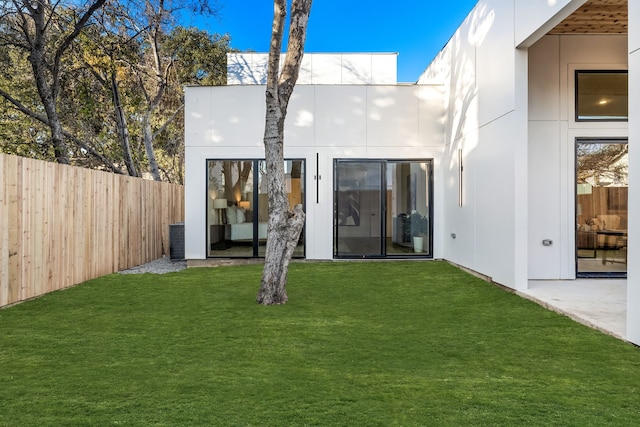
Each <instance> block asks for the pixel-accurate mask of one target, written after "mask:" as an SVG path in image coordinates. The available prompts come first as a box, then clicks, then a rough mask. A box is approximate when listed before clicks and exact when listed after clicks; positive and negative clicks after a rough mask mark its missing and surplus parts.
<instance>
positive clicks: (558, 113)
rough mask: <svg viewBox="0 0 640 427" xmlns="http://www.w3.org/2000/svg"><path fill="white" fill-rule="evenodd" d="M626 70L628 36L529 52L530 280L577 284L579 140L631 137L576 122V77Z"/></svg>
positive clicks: (560, 39)
mask: <svg viewBox="0 0 640 427" xmlns="http://www.w3.org/2000/svg"><path fill="white" fill-rule="evenodd" d="M626 64H627V37H626V36H624V35H547V36H544V37H543V38H542V39H540V40H539V41H538V42H536V43H535V44H533V45H532V46H531V47H530V48H529V73H528V74H529V90H528V91H529V118H528V129H529V131H528V133H529V146H528V158H529V162H528V168H529V187H528V194H529V215H528V216H529V224H528V233H529V239H528V241H529V243H528V245H529V247H528V251H529V257H528V259H529V265H528V270H529V278H530V279H574V278H575V140H576V138H579V137H626V136H627V132H628V131H627V124H626V123H584V122H576V121H575V120H574V118H573V117H574V108H575V107H574V99H575V98H574V92H575V90H574V87H575V86H574V72H575V70H576V69H626V68H627V65H626ZM545 239H549V240H551V241H552V242H553V243H552V245H551V246H544V245H543V244H542V241H543V240H545Z"/></svg>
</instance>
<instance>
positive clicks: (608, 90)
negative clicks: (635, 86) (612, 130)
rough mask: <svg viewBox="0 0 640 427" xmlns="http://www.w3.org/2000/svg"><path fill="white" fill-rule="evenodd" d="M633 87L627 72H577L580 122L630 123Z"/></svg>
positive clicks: (577, 100)
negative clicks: (630, 103) (630, 89)
mask: <svg viewBox="0 0 640 427" xmlns="http://www.w3.org/2000/svg"><path fill="white" fill-rule="evenodd" d="M628 100H629V83H628V72H627V71H626V70H612V71H604V70H582V71H581V70H577V71H576V121H577V122H588V121H609V122H615V121H627V120H628V118H629V112H628V111H629V105H628Z"/></svg>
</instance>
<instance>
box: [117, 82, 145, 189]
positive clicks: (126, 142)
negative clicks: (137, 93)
mask: <svg viewBox="0 0 640 427" xmlns="http://www.w3.org/2000/svg"><path fill="white" fill-rule="evenodd" d="M111 91H112V93H113V106H114V108H115V113H116V127H117V129H118V137H119V138H120V146H121V147H122V155H123V157H124V164H125V165H126V166H127V171H128V172H129V175H130V176H138V171H137V169H136V165H135V163H134V161H133V156H132V155H131V138H130V137H129V128H128V127H127V117H126V115H125V113H124V108H123V106H122V100H121V99H120V86H119V85H118V80H117V78H116V72H115V70H112V72H111Z"/></svg>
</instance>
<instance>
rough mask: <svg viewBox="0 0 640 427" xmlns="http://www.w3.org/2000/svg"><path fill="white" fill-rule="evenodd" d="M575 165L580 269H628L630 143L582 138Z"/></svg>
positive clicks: (585, 272) (578, 264)
mask: <svg viewBox="0 0 640 427" xmlns="http://www.w3.org/2000/svg"><path fill="white" fill-rule="evenodd" d="M576 165H577V168H576V183H577V186H576V256H577V268H578V270H577V272H578V274H582V275H589V274H594V273H596V274H597V273H609V274H610V273H626V271H627V192H628V186H629V183H628V171H629V163H628V145H627V144H626V143H617V142H613V143H611V142H601V143H590V142H589V143H582V142H579V143H578V146H577V158H576Z"/></svg>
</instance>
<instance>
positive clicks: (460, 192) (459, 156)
mask: <svg viewBox="0 0 640 427" xmlns="http://www.w3.org/2000/svg"><path fill="white" fill-rule="evenodd" d="M458 206H460V207H462V148H458Z"/></svg>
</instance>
